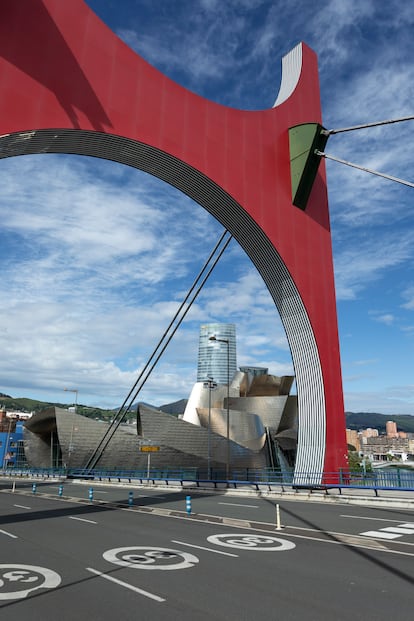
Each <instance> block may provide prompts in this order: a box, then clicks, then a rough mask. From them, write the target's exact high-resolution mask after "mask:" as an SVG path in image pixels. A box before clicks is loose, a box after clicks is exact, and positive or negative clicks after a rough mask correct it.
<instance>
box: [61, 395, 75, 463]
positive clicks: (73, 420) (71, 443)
mask: <svg viewBox="0 0 414 621" xmlns="http://www.w3.org/2000/svg"><path fill="white" fill-rule="evenodd" d="M63 390H64V391H65V392H74V393H75V416H76V414H77V412H78V389H77V388H64V389H63ZM75 416H74V417H73V418H72V429H71V431H70V440H69V450H68V468H69V466H70V458H71V456H72V452H73V432H74V427H75Z"/></svg>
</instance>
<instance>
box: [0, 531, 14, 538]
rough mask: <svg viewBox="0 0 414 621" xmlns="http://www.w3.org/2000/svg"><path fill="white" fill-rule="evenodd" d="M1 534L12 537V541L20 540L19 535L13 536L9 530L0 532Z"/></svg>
mask: <svg viewBox="0 0 414 621" xmlns="http://www.w3.org/2000/svg"><path fill="white" fill-rule="evenodd" d="M0 533H2V534H3V535H7V537H11V538H12V539H18V537H17V535H12V534H11V533H8V532H7V530H0Z"/></svg>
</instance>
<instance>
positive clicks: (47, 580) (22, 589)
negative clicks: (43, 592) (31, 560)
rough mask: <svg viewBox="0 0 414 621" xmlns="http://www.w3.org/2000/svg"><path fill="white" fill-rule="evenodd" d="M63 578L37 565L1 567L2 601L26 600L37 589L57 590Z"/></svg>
mask: <svg viewBox="0 0 414 621" xmlns="http://www.w3.org/2000/svg"><path fill="white" fill-rule="evenodd" d="M60 583H61V577H60V576H59V574H57V573H56V572H55V571H53V570H51V569H47V568H46V567H38V566H37V565H20V564H19V565H14V564H10V563H5V564H1V565H0V600H9V599H24V598H25V597H27V596H28V595H29V593H32V591H36V590H37V589H55V588H56V587H57V586H59V584H60Z"/></svg>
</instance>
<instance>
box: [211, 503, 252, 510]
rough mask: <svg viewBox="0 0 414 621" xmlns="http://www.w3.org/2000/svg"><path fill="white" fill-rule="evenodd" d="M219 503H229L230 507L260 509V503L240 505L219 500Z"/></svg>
mask: <svg viewBox="0 0 414 621" xmlns="http://www.w3.org/2000/svg"><path fill="white" fill-rule="evenodd" d="M218 504H219V505H228V506H229V507H249V508H250V509H258V508H259V506H258V505H238V504H237V503H235V502H219V503H218Z"/></svg>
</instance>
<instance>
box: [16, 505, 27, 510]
mask: <svg viewBox="0 0 414 621" xmlns="http://www.w3.org/2000/svg"><path fill="white" fill-rule="evenodd" d="M13 507H17V508H18V509H31V507H26V506H25V505H13Z"/></svg>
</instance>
